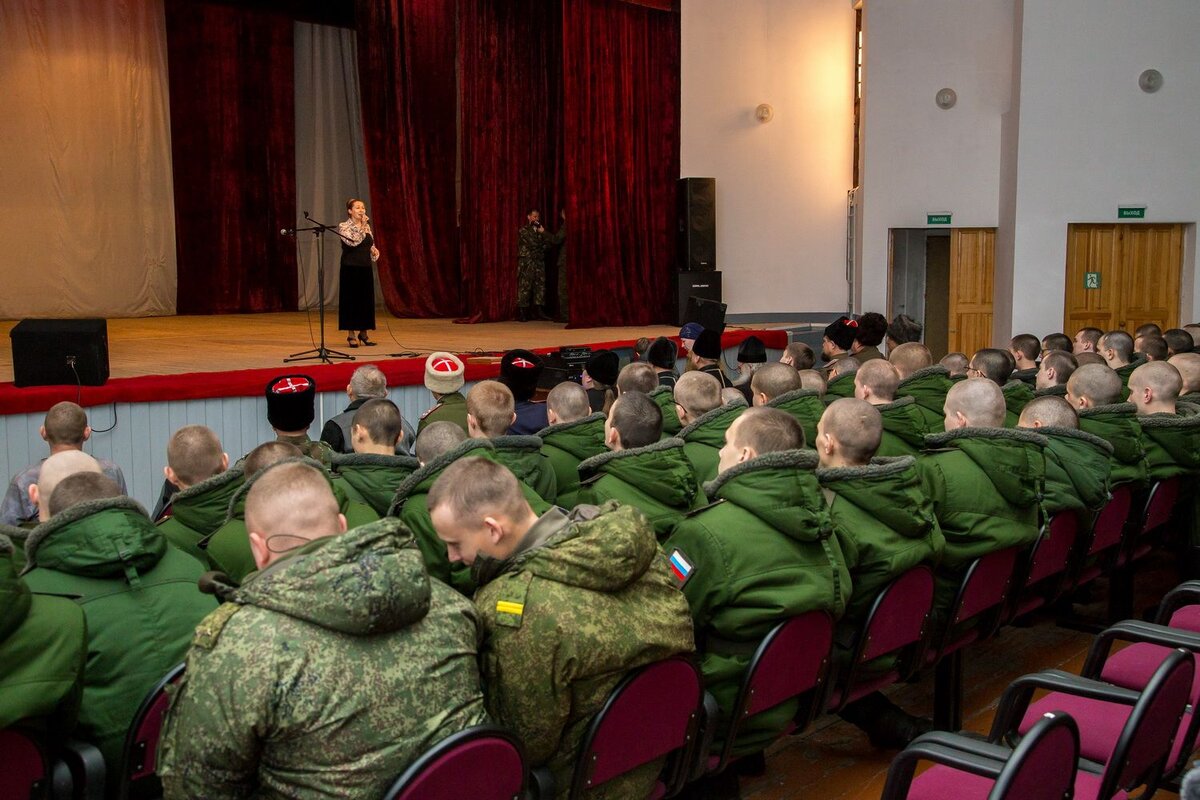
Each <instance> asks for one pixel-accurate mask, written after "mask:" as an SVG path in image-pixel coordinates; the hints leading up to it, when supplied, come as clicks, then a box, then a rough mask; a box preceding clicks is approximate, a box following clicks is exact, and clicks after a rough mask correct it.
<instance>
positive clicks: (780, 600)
mask: <svg viewBox="0 0 1200 800" xmlns="http://www.w3.org/2000/svg"><path fill="white" fill-rule="evenodd" d="M816 466H817V455H816V453H814V452H812V451H811V450H786V451H782V452H777V453H769V454H766V455H762V456H759V457H757V458H753V459H750V460H749V461H746V462H744V463H742V464H739V465H737V466H736V467H733V468H731V469H728V470H726V471H725V472H723V473H721V474H720V475H719V476H718V477H717V479H716V480H715V481H712V482H711V483H708V484H706V485H705V487H704V490H705V492H706V494H707V496H708V498H709V499H710V500H711V501H712V502H711V503H710V504H709V505H706V506H704V507H702V508H700V509H698V510H696V511H693V512H692V513H691V514H689V515H688V516H687V517H686V518H685V519H684V520H683V521H682V522H680V523H679V525H678V526H677V527H676V528H675V531H674V533H672V534H671V536H670V537H669V538H668V539H667V540H666V542H664V543H663V550H664V552H666V553H667V556H668V558H669V560H670V562H671V563H672V564H674V565H676V567H675V569H674V570H673V574H674V575H675V578H676V580H677V582H678V583H679V585H680V587H681V588H682V589H683V594H684V596H685V597H687V600H688V606H689V607H690V608H691V612H692V620H693V621H694V622H695V628H696V646H697V649H698V650H699V651H700V668H701V671H702V672H703V674H704V685H705V688H706V689H707V690H708V691H710V692H712V694H713V697H715V698H716V700H717V703H718V704H719V705H720V706H721V711H722V712H723V713H724V714H726V715H728V714H729V713H730V712H731V711H732V710H733V704H734V702H735V701H736V699H737V692H738V689H739V688H740V687H741V683H742V678H743V676H744V673H745V671H746V667H747V666H749V664H750V656H751V655H753V653H754V648H755V647H757V645H758V643H759V642H760V641H761V640H762V638H763V637H764V636H766V635H767V633H768V632H769V631H770V630H771V628H773V627H774V626H775V625H777V624H778V623H780V622H782V621H784V620H786V619H788V618H789V617H794V616H797V615H799V614H803V613H804V612H806V611H813V610H824V611H828V612H829V614H830V616H832V617H833V618H834V619H836V618H837V617H839V616H841V613H842V609H843V608H845V605H846V600H847V598H848V597H849V596H850V574H849V573H848V572H847V571H846V564H845V560H844V559H843V557H842V552H841V549H840V548H839V547H838V542H837V540H836V539H834V538H833V537H832V536H831V529H830V524H829V513H828V511H827V510H826V508H825V501H824V499H822V497H821V492H820V487H819V486H818V484H817V477H816V474H815V473H814V471H813V470H815V469H816ZM796 709H797V703H796V702H788V703H784V704H783V705H780V706H777V707H775V708H773V709H771V710H769V711H766V712H764V713H762V714H759V715H757V716H755V717H754V718H752V719H750V720H748V721H746V722H743V723H742V728H741V730H740V732H739V734H738V741H737V743H736V744H735V753H737V754H742V753H749V752H753V751H756V750H761V749H762V748H763V747H764V746H765V745H767V744H769V743H770V742H771V741H773V740H774V739H775V738H777V737H778V736H779V734H780V733H781V732H782V731H783V730H784V728H785V726H786V725H787V723H788V722H789V721H790V720H791V719H792V717H794V716H795V714H796Z"/></svg>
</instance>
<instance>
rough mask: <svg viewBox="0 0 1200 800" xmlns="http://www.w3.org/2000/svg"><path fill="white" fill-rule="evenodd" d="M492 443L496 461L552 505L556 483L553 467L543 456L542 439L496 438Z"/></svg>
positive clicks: (522, 437) (521, 437) (556, 487)
mask: <svg viewBox="0 0 1200 800" xmlns="http://www.w3.org/2000/svg"><path fill="white" fill-rule="evenodd" d="M491 442H492V445H493V446H494V447H495V448H496V460H497V461H499V462H500V463H501V464H503V465H504V466H506V467H508V468H509V470H511V471H512V474H513V475H516V476H517V480H519V481H521V482H522V483H524V484H525V485H527V486H528V487H529V488H531V489H533V490H534V491H535V492H537V493H538V496H539V497H541V498H542V499H543V500H545V501H546V502H547V503H549V504H551V505H553V504H554V502H555V500H556V499H557V498H558V482H557V480H556V479H555V477H554V466H553V465H552V464H551V463H550V459H548V458H546V456H545V455H543V454H542V440H541V439H540V438H538V437H537V436H497V437H496V438H494V439H492V440H491Z"/></svg>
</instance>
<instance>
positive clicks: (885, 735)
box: [838, 692, 933, 750]
mask: <svg viewBox="0 0 1200 800" xmlns="http://www.w3.org/2000/svg"><path fill="white" fill-rule="evenodd" d="M838 716H839V717H841V718H842V719H844V720H846V722H849V723H850V724H851V725H854V726H855V727H857V728H858V729H859V730H861V731H862V732H863V733H865V734H867V738H868V739H870V740H871V745H872V746H873V747H878V748H880V749H881V750H903V749H904V748H905V747H907V746H908V743H909V742H911V741H912V740H913V739H915V738H917V737H918V736H920V735H921V734H922V733H928V732H929V731H931V730H933V722H932V721H931V720H928V719H925V718H923V717H915V716H913V715H912V714H909V713H908V712H907V711H905V710H904V709H902V708H900V707H899V706H897V705H895V704H894V703H892V702H891V701H890V700H888V699H887V698H886V697H884V696H883V695H882V694H880V693H879V692H872V693H871V694H869V695H867V696H866V697H863V698H862V699H860V700H857V701H855V702H853V703H850V704H849V705H847V706H846V707H845V708H843V709H842V710H841V711H839V712H838Z"/></svg>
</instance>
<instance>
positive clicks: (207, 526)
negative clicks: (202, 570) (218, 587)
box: [158, 466, 243, 564]
mask: <svg viewBox="0 0 1200 800" xmlns="http://www.w3.org/2000/svg"><path fill="white" fill-rule="evenodd" d="M242 477H243V476H242V468H241V467H236V466H235V467H232V468H231V469H228V470H226V471H225V472H222V473H221V474H220V475H214V476H213V477H211V478H209V479H208V480H205V481H201V482H200V483H197V484H196V485H195V486H189V487H188V488H186V489H181V490H180V491H179V492H178V493H177V494H176V495H175V496H174V497H173V498H171V516H169V517H167V518H166V519H164V520H162V521H161V522H159V523H158V530H159V533H161V534H162V535H163V536H165V537H167V541H168V542H170V543H171V544H173V545H175V546H176V547H178V548H179V549H180V550H182V551H183V552H185V553H187V554H188V555H189V556H191V557H192V558H194V559H196V560H197V561H199V562H200V563H202V564H209V560H208V554H207V553H205V552H204V550H203V549H201V547H200V542H201V540H203V539H204V538H205V537H207V536H211V535H212V534H213V533H215V532H216V531H217V529H218V528H220V527H221V526H222V525H224V524H225V514H226V512H227V511H228V509H229V498H231V497H233V495H234V494H236V493H237V491H238V489H239V488H240V487H241V485H242V483H243V479H242Z"/></svg>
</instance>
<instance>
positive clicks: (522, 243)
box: [517, 224, 550, 264]
mask: <svg viewBox="0 0 1200 800" xmlns="http://www.w3.org/2000/svg"><path fill="white" fill-rule="evenodd" d="M549 244H550V234H548V233H546V232H545V231H539V230H538V229H537V228H535V227H533V226H532V225H528V224H526V225H522V226H521V227H520V229H519V230H518V231H517V258H518V259H519V260H521V261H533V262H535V263H537V264H541V263H542V259H543V258H545V257H546V247H547V246H548V245H549Z"/></svg>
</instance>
